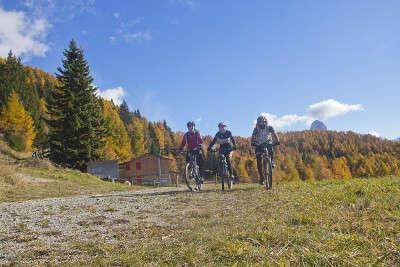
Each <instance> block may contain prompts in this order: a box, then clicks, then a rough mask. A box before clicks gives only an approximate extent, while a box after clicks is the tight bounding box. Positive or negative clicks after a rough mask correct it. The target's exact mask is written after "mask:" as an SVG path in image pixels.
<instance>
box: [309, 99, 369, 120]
mask: <svg viewBox="0 0 400 267" xmlns="http://www.w3.org/2000/svg"><path fill="white" fill-rule="evenodd" d="M362 110H364V109H363V107H362V106H361V105H358V104H357V105H349V104H344V103H340V102H338V101H336V100H334V99H328V100H325V101H321V102H318V103H315V104H312V105H310V106H309V107H308V110H307V111H308V114H309V116H310V117H312V118H316V119H320V120H326V119H329V118H333V117H337V116H340V115H344V114H346V113H349V112H351V111H362Z"/></svg>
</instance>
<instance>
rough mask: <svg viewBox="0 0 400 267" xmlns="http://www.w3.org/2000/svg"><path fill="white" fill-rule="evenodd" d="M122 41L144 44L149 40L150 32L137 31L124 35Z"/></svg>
mask: <svg viewBox="0 0 400 267" xmlns="http://www.w3.org/2000/svg"><path fill="white" fill-rule="evenodd" d="M123 38H124V40H125V41H126V42H127V43H134V42H144V41H149V40H151V38H152V36H151V32H150V31H148V30H147V31H139V32H134V33H125V34H124V35H123Z"/></svg>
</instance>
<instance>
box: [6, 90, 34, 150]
mask: <svg viewBox="0 0 400 267" xmlns="http://www.w3.org/2000/svg"><path fill="white" fill-rule="evenodd" d="M0 129H1V131H2V132H4V133H5V136H6V139H7V141H8V142H9V143H10V145H11V146H13V147H14V148H15V149H16V150H20V151H30V150H31V149H32V143H33V140H34V139H35V137H36V133H35V129H34V125H33V119H32V117H31V116H30V115H29V113H28V112H27V111H26V110H25V108H24V106H23V105H22V104H21V102H20V101H19V98H18V94H17V93H16V92H14V91H13V92H12V93H11V95H10V97H9V99H8V103H7V106H6V107H5V109H4V110H3V111H2V113H1V115H0Z"/></svg>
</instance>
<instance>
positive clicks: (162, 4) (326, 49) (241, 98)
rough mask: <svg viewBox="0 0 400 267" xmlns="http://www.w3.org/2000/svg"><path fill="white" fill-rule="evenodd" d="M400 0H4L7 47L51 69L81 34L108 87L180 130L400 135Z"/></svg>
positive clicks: (2, 36) (3, 42) (0, 25)
mask: <svg viewBox="0 0 400 267" xmlns="http://www.w3.org/2000/svg"><path fill="white" fill-rule="evenodd" d="M399 16H400V2H399V1H329V2H327V1H323V2H321V1H311V0H303V1H222V0H221V1H211V0H210V1H200V0H159V1H155V0H146V1H122V0H121V1H100V0H96V1H95V0H71V1H62V0H24V1H11V0H9V1H8V0H7V1H5V0H0V55H2V56H4V55H5V53H6V51H8V49H10V48H11V49H13V50H15V51H16V53H17V54H19V55H20V56H22V57H23V59H24V62H26V63H27V64H31V65H33V66H37V67H40V68H43V69H45V70H46V71H49V72H52V73H54V72H55V71H56V68H57V67H58V66H59V65H60V62H61V57H62V50H63V49H64V48H65V47H66V46H67V44H68V42H69V40H70V39H71V38H75V39H76V40H77V41H78V43H79V45H81V46H82V47H83V48H84V50H85V52H86V56H87V59H88V61H89V63H90V65H91V69H92V73H93V76H94V78H95V83H96V85H97V86H98V87H99V88H100V90H101V92H102V95H103V96H104V97H112V98H114V99H115V101H118V100H120V98H121V97H123V98H125V99H126V100H127V102H128V104H129V105H130V107H131V108H132V109H137V108H138V109H139V110H140V111H141V112H142V113H143V114H144V115H146V116H147V117H149V118H150V119H152V120H161V119H166V120H167V121H168V123H169V124H170V125H171V126H172V128H173V129H175V130H184V129H185V124H186V122H187V121H188V120H196V121H197V122H198V123H197V124H198V128H199V129H200V130H201V131H202V132H204V133H207V134H211V133H214V132H215V131H216V130H217V127H216V125H217V122H218V121H226V122H227V123H228V124H229V126H230V128H231V130H232V132H233V133H234V134H237V135H244V136H247V135H249V134H250V133H251V130H252V127H253V121H254V119H255V118H256V117H257V116H258V114H260V113H266V115H267V116H269V118H270V121H271V123H272V124H274V125H275V126H276V128H278V129H279V130H281V131H288V130H302V129H306V128H308V127H309V123H310V121H312V120H313V119H316V118H318V119H322V120H323V121H324V122H325V123H326V124H327V126H328V128H329V129H333V130H340V131H342V130H344V131H347V130H352V131H357V132H360V133H375V134H379V135H380V136H382V137H386V138H394V137H400V123H399V119H398V118H399V117H400V110H399V109H398V102H399V99H400V90H399V85H400V75H399V70H400V49H399V48H400V34H399V31H398V29H399V28H400V20H399Z"/></svg>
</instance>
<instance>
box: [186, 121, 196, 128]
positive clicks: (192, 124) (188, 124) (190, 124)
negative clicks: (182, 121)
mask: <svg viewBox="0 0 400 267" xmlns="http://www.w3.org/2000/svg"><path fill="white" fill-rule="evenodd" d="M186 125H187V127H191V126H193V127H195V126H196V124H195V123H194V121H189V122H188V123H187V124H186Z"/></svg>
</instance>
